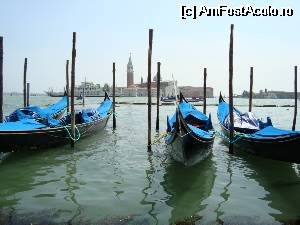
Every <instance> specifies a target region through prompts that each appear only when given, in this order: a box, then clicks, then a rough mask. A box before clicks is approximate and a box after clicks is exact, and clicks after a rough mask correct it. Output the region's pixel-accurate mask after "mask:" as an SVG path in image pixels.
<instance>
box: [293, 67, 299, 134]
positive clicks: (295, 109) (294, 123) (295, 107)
mask: <svg viewBox="0 0 300 225" xmlns="http://www.w3.org/2000/svg"><path fill="white" fill-rule="evenodd" d="M297 71H298V68H297V66H295V83H294V93H295V106H294V119H293V127H292V130H295V129H296V119H297V99H298V96H297V95H298V91H297Z"/></svg>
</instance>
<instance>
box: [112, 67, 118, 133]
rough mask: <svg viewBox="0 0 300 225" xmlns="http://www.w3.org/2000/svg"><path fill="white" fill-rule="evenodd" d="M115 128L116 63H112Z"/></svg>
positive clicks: (114, 124)
mask: <svg viewBox="0 0 300 225" xmlns="http://www.w3.org/2000/svg"><path fill="white" fill-rule="evenodd" d="M116 127H117V124H116V63H113V129H116Z"/></svg>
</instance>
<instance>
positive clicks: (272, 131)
mask: <svg viewBox="0 0 300 225" xmlns="http://www.w3.org/2000/svg"><path fill="white" fill-rule="evenodd" d="M293 135H299V132H297V131H292V130H282V129H278V128H276V127H272V126H268V127H266V128H264V129H261V130H260V131H257V132H255V133H254V134H251V137H254V138H272V137H274V138H276V137H279V136H284V137H286V136H293Z"/></svg>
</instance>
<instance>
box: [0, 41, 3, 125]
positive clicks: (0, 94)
mask: <svg viewBox="0 0 300 225" xmlns="http://www.w3.org/2000/svg"><path fill="white" fill-rule="evenodd" d="M2 122H3V37H2V36H0V123H2Z"/></svg>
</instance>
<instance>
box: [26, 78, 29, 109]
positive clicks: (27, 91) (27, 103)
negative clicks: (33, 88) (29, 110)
mask: <svg viewBox="0 0 300 225" xmlns="http://www.w3.org/2000/svg"><path fill="white" fill-rule="evenodd" d="M29 96H30V83H27V84H26V106H29Z"/></svg>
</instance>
